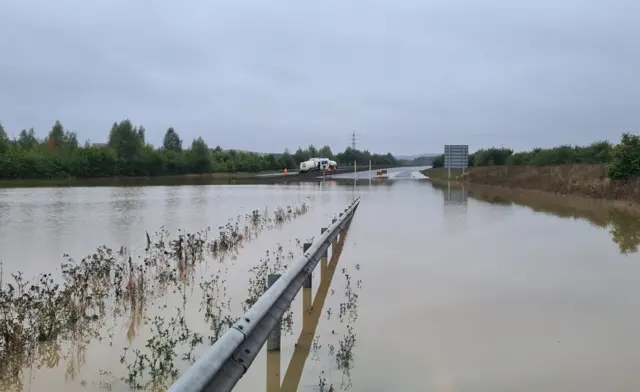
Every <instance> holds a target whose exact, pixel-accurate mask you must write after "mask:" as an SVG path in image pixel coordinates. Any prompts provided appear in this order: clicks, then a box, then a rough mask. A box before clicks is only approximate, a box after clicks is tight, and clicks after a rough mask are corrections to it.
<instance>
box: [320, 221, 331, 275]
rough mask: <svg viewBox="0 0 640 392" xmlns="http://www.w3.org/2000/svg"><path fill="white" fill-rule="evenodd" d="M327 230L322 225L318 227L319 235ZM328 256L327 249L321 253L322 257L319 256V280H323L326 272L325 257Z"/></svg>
mask: <svg viewBox="0 0 640 392" xmlns="http://www.w3.org/2000/svg"><path fill="white" fill-rule="evenodd" d="M325 231H327V228H326V227H323V228H321V229H320V235H322V234H324V232H325ZM328 258H329V250H328V249H325V251H324V253H323V254H322V257H321V258H320V281H321V282H322V281H323V280H324V277H325V275H326V273H327V259H328Z"/></svg>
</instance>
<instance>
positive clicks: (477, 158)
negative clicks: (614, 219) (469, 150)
mask: <svg viewBox="0 0 640 392" xmlns="http://www.w3.org/2000/svg"><path fill="white" fill-rule="evenodd" d="M568 164H606V165H607V167H608V176H609V178H611V179H614V180H620V179H627V178H631V177H640V136H638V135H632V134H630V133H625V134H623V135H622V140H621V142H620V144H617V145H615V146H614V145H612V144H611V143H609V142H607V141H599V142H595V143H592V144H591V145H589V146H583V147H581V146H567V145H564V146H559V147H554V148H534V149H533V150H531V151H523V152H514V151H513V150H512V149H508V148H495V147H492V148H488V149H481V150H478V151H476V152H475V153H473V154H469V167H473V166H476V167H481V166H501V165H531V166H547V165H568ZM433 167H434V168H438V167H444V155H439V156H437V157H434V158H433Z"/></svg>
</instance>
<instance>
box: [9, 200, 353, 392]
mask: <svg viewBox="0 0 640 392" xmlns="http://www.w3.org/2000/svg"><path fill="white" fill-rule="evenodd" d="M309 208H310V204H308V203H306V202H304V203H301V204H297V205H291V206H283V207H277V208H275V209H273V210H271V209H264V210H259V209H256V210H253V211H252V212H251V213H249V214H243V215H238V216H237V218H236V219H231V220H229V222H228V223H227V224H226V225H224V226H220V227H218V228H217V229H212V228H205V229H202V230H200V231H198V232H193V233H188V232H184V231H181V230H179V231H178V232H177V233H176V234H173V235H171V234H170V233H169V232H167V231H166V230H165V229H164V228H162V229H161V230H159V231H157V232H154V233H148V234H147V235H146V245H145V246H144V249H142V248H140V249H138V250H134V249H129V248H126V247H119V248H108V247H107V246H104V245H103V246H101V247H99V248H98V249H97V250H96V251H95V253H94V254H92V255H89V256H87V257H85V258H82V259H81V260H74V259H73V258H71V257H70V256H68V255H65V256H64V259H65V260H64V262H63V263H62V265H61V268H60V271H59V272H60V273H61V274H60V275H61V276H55V275H58V274H57V273H54V274H51V273H43V274H41V275H38V276H35V277H30V276H29V277H27V276H24V275H23V274H22V273H20V272H18V273H13V274H7V273H6V272H5V273H4V274H3V271H2V264H0V363H2V364H3V366H0V390H3V391H16V392H20V391H25V390H31V389H33V388H34V386H33V385H31V384H32V382H33V380H34V379H36V380H37V379H38V378H39V377H38V376H40V375H42V374H43V373H46V374H47V376H46V377H48V379H49V380H54V378H55V377H59V378H58V380H65V381H66V382H69V383H79V384H80V385H82V386H84V387H87V388H89V389H98V388H99V389H101V390H129V389H130V390H149V391H165V390H166V389H167V388H168V386H169V385H171V384H172V383H173V382H174V381H175V380H176V378H177V377H178V376H179V374H180V373H181V372H182V371H184V369H186V367H187V366H189V365H190V364H193V363H194V361H195V360H196V359H197V358H198V356H199V355H201V354H202V352H203V350H204V349H205V348H206V347H208V346H210V345H212V344H213V343H215V342H216V341H217V340H218V339H219V338H220V336H222V334H223V333H224V332H225V331H226V330H227V329H228V328H229V327H230V326H231V325H233V323H234V322H235V320H236V319H237V317H239V316H241V315H242V314H243V313H244V312H245V311H246V310H247V309H248V307H250V306H251V305H252V304H253V303H255V301H256V299H257V297H259V296H260V295H261V294H262V293H264V291H265V289H266V281H267V276H268V274H270V273H283V272H284V271H285V270H286V268H287V266H288V264H289V263H291V262H292V261H293V260H294V259H295V258H296V257H299V256H301V255H302V252H303V249H302V246H303V242H305V241H308V240H304V241H303V240H302V239H299V238H297V239H295V241H292V242H293V243H292V244H291V245H293V249H290V250H289V249H285V248H284V247H283V246H282V245H281V244H276V246H275V248H274V249H269V250H268V251H267V252H266V254H265V256H264V257H263V258H262V259H261V260H260V261H259V262H258V263H253V262H251V261H250V260H251V258H249V259H248V260H239V259H238V254H239V252H242V250H243V249H244V248H245V247H246V245H248V243H249V242H251V241H253V240H254V239H256V238H258V237H259V236H260V235H261V234H262V233H264V232H268V231H271V230H280V229H282V227H283V225H286V224H288V223H289V222H292V221H294V220H296V219H297V218H298V217H301V216H303V215H305V214H306V213H307V212H308V211H309ZM343 243H344V239H342V240H340V241H338V246H337V247H336V249H337V251H336V252H337V253H336V254H334V253H332V254H331V262H330V264H329V266H330V267H332V268H333V269H332V270H328V273H331V276H333V271H334V270H335V269H336V266H337V262H338V258H339V256H340V253H341V249H342V245H343ZM332 252H333V250H332ZM245 268H246V269H248V272H249V282H248V292H247V293H246V295H242V294H240V295H241V296H240V297H239V298H238V297H236V298H232V296H231V295H232V294H231V293H232V290H230V283H229V279H230V277H233V276H234V275H236V274H237V271H238V270H240V271H242V270H245ZM355 269H356V271H357V270H359V269H360V266H359V265H356V266H355ZM231 270H235V271H236V272H235V273H233V274H230V271H231ZM340 270H341V271H342V274H341V275H340V276H339V279H338V282H335V283H334V284H333V285H331V286H332V287H334V289H331V296H333V295H334V294H336V296H337V297H338V298H337V300H339V303H333V306H334V307H335V306H337V308H336V309H335V311H332V309H331V308H327V309H323V308H322V307H319V308H318V309H317V310H316V311H317V312H322V314H324V313H325V312H326V314H327V318H328V321H326V322H328V323H330V324H331V327H330V328H331V334H326V335H325V336H323V337H322V339H320V337H319V336H316V337H315V340H314V344H313V352H314V355H313V357H312V358H317V359H316V360H318V361H320V362H321V363H323V364H328V365H329V366H330V369H335V368H336V367H337V369H338V370H339V372H338V373H337V374H339V375H341V377H340V376H338V377H337V379H336V378H335V377H334V378H333V379H331V378H330V379H329V380H327V379H326V378H324V374H325V373H322V375H319V376H320V379H319V381H318V382H319V388H320V390H323V391H327V390H336V389H335V387H334V386H333V384H332V382H336V381H338V380H339V379H340V378H341V379H342V383H343V384H344V385H349V384H350V372H351V369H352V368H353V362H354V358H355V353H354V348H355V343H356V336H355V332H354V328H353V325H354V323H355V322H356V320H357V318H358V294H357V293H356V291H357V290H359V289H360V288H361V284H362V281H361V280H359V279H357V280H356V279H355V277H354V276H352V275H354V274H356V273H357V272H355V271H352V270H350V269H348V268H346V267H342V268H341V269H340ZM329 271H330V272H329ZM327 276H329V275H327ZM341 281H342V282H344V284H345V289H344V293H337V291H339V287H340V285H341V284H342V282H341ZM234 282H235V283H233V285H237V284H238V283H239V282H238V281H237V280H234ZM336 284H337V285H338V286H336ZM234 292H235V293H238V291H234ZM325 294H326V293H325ZM332 313H335V314H336V317H333V318H331V314H332ZM301 319H302V317H301V314H300V312H299V311H296V310H295V309H287V311H286V313H285V315H284V317H283V323H282V333H283V335H285V336H288V335H292V334H294V332H295V331H296V330H297V328H299V324H300V322H301ZM294 327H296V328H294ZM314 330H315V328H314ZM302 335H303V334H302V333H301V336H302ZM321 343H322V344H321ZM99 352H101V353H103V354H102V355H104V356H105V357H110V358H112V360H111V361H100V362H92V358H95V357H96V356H97V355H100V354H98V353H99ZM87 353H93V354H92V355H87ZM106 353H108V354H106ZM320 356H322V357H323V358H322V360H321V359H320ZM305 358H306V357H305ZM96 364H98V365H97V368H96ZM330 369H327V370H330ZM52 377H53V378H52ZM55 382H58V381H57V380H56V381H54V383H55ZM337 385H339V384H337ZM36 389H37V388H36Z"/></svg>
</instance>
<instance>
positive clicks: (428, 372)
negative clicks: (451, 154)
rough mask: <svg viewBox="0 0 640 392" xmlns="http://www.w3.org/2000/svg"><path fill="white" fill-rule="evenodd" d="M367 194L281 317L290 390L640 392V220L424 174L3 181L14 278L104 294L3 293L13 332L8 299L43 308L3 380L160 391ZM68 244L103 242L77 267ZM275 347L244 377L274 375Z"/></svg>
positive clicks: (2, 257) (6, 248)
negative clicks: (49, 296)
mask: <svg viewBox="0 0 640 392" xmlns="http://www.w3.org/2000/svg"><path fill="white" fill-rule="evenodd" d="M354 196H360V197H361V198H362V201H361V203H360V207H359V208H358V211H357V213H356V215H355V218H354V220H353V222H352V224H351V225H350V227H349V229H348V231H347V234H346V236H345V237H344V239H343V241H344V242H343V244H341V245H340V247H339V252H336V257H335V258H334V257H333V256H332V255H330V258H331V260H329V261H328V265H327V269H326V270H325V271H324V272H322V271H321V270H320V268H318V269H316V271H315V275H314V280H313V285H312V289H311V292H310V293H306V294H305V293H301V294H299V295H298V298H296V300H295V301H294V303H293V304H292V306H291V311H290V312H289V314H288V315H287V316H286V317H285V321H283V326H284V330H285V331H284V332H283V337H282V351H281V358H280V362H281V368H280V373H281V374H280V378H281V379H282V380H284V384H283V388H282V390H283V391H285V392H289V391H294V390H299V391H321V390H323V391H329V390H330V388H334V389H333V390H335V391H339V390H349V391H363V392H364V391H392V390H402V391H438V392H453V391H481V392H484V391H514V390H517V391H541V390H545V391H598V392H600V391H604V390H611V391H637V390H640V339H638V338H637V334H638V331H639V330H640V255H639V253H638V246H639V244H640V223H639V222H640V221H639V220H638V219H637V218H635V217H632V216H630V215H627V214H625V213H624V212H621V211H619V210H615V209H612V208H611V206H610V205H608V204H606V203H601V202H584V201H582V202H576V201H574V200H567V199H563V198H562V197H557V196H542V195H540V194H536V193H526V192H517V191H505V190H498V189H495V188H486V187H484V188H479V187H472V188H463V187H460V186H457V185H451V184H447V183H444V184H443V183H437V182H435V183H432V182H430V181H425V180H412V181H386V182H383V183H381V184H377V183H374V184H372V185H371V186H369V185H368V184H363V183H358V185H357V186H356V187H355V189H354V186H353V185H352V184H349V183H345V184H340V183H335V182H330V181H326V182H324V183H315V184H295V185H288V186H287V185H278V186H264V185H262V186H249V185H247V186H182V187H181V186H171V187H123V188H115V187H114V188H38V189H33V188H28V189H0V261H2V263H3V278H2V283H3V284H5V285H6V284H7V283H8V282H10V281H11V279H12V278H11V277H10V274H12V273H16V272H18V271H22V272H23V273H24V276H25V278H27V279H28V278H32V277H34V276H36V275H37V274H40V273H52V274H53V277H54V279H56V280H57V281H58V280H60V279H61V278H62V276H65V277H66V278H67V280H68V281H72V282H73V285H72V287H73V288H74V290H69V291H68V292H69V293H77V292H78V291H77V290H80V289H79V288H81V287H84V286H83V284H84V283H87V282H89V283H88V284H89V285H90V286H91V287H93V289H92V290H93V291H92V292H91V295H92V296H93V297H100V298H103V299H105V300H104V301H103V302H102V303H99V302H96V303H95V304H94V303H92V304H91V305H87V304H86V300H85V299H83V298H80V297H84V294H83V295H82V296H80V297H73V298H74V301H75V302H73V301H71V302H73V303H74V305H73V306H74V307H73V308H72V309H71V311H70V312H71V313H72V316H73V314H74V313H73V312H75V311H76V310H75V309H81V310H82V312H84V315H83V316H80V317H79V318H80V320H81V322H78V324H77V326H76V327H74V328H71V329H70V328H66V329H65V326H64V325H60V324H62V323H61V322H59V321H60V317H61V316H59V315H55V314H54V315H49V314H48V313H47V312H45V311H44V310H43V309H48V308H47V307H46V306H47V305H46V304H47V301H40V300H39V302H35V300H33V301H32V302H30V303H33V304H34V305H30V306H31V308H32V309H36V311H32V310H24V309H16V308H15V307H16V306H17V305H15V303H16V302H15V301H13V302H11V304H12V305H7V304H8V303H9V302H8V301H5V302H4V303H3V302H2V298H0V328H4V329H3V330H2V331H10V332H11V333H12V334H13V335H9V336H12V337H13V336H18V335H20V334H23V335H24V333H23V332H24V331H25V330H26V329H24V330H23V329H20V328H17V327H16V326H15V324H11V323H9V321H8V319H7V316H2V315H3V314H6V311H8V310H7V309H11V311H14V312H18V311H22V312H26V313H25V314H29V315H34V314H35V315H37V316H38V317H39V318H38V320H40V321H39V324H37V325H35V326H34V328H35V330H37V334H36V335H34V336H38V337H39V339H36V343H29V344H25V346H29V347H30V348H31V347H32V348H31V349H29V350H26V354H23V355H17V354H16V355H15V356H13V357H9V356H7V357H6V358H11V361H12V362H5V361H4V359H3V362H2V363H3V371H2V375H0V390H3V391H5V390H6V391H29V390H30V391H41V390H42V391H45V390H66V391H71V392H76V391H87V390H112V391H127V390H129V386H130V385H132V386H138V385H141V386H146V387H147V388H148V389H150V390H151V388H152V387H153V386H154V383H149V381H150V380H151V379H152V378H154V377H155V378H156V382H155V390H164V385H165V384H166V383H168V382H170V381H166V380H170V379H171V377H173V376H175V374H178V373H180V372H182V371H183V370H184V369H185V368H186V366H188V365H189V362H190V361H191V360H192V358H193V357H195V356H197V355H198V354H199V353H200V352H202V350H203V349H204V348H205V347H206V346H207V345H208V344H209V342H210V341H212V340H215V338H216V336H218V335H219V333H221V331H223V330H224V329H225V326H226V325H227V323H228V322H229V320H233V319H235V317H239V316H240V315H242V313H243V310H244V308H246V306H249V305H250V304H251V303H252V301H254V300H255V296H256V295H259V294H260V292H261V290H263V286H264V282H265V280H266V275H267V274H268V273H275V272H281V271H282V270H283V269H284V268H285V266H286V265H287V264H288V263H290V262H292V261H293V260H294V259H295V258H297V257H298V256H299V255H301V253H302V249H301V248H302V243H303V242H305V241H308V240H310V239H311V238H312V237H314V236H318V235H319V234H320V228H321V227H326V226H327V223H328V222H330V220H331V218H332V217H333V216H334V214H335V213H337V212H339V211H342V210H343V209H344V208H345V207H346V205H347V204H348V203H349V202H350V201H351V200H352V199H353V197H354ZM279 207H281V208H282V210H280V209H279ZM256 211H257V212H256ZM239 215H240V216H239ZM227 224H229V226H228V227H227V228H225V227H224V226H225V225H227ZM161 227H164V229H165V230H166V232H167V234H162V233H161V232H159V230H160V228H161ZM207 227H210V230H209V231H206V230H205V229H206V228H207ZM220 227H222V229H220ZM179 229H181V230H182V231H181V232H178V230H179ZM199 230H205V231H204V232H202V231H201V232H200V234H197V235H196V234H194V235H192V236H186V235H185V236H184V237H183V239H184V241H183V240H179V241H176V242H175V243H174V242H171V241H172V240H175V239H179V237H177V235H178V234H179V233H184V232H188V233H197V232H198V231H199ZM147 233H148V237H147ZM234 233H235V234H234ZM101 245H106V246H107V247H108V248H111V249H113V251H112V252H107V251H101V252H97V253H96V248H98V247H100V246H101ZM121 245H124V246H125V247H126V249H121V248H120V246H121ZM223 248H224V251H222V249H223ZM64 253H68V254H69V255H70V256H71V257H72V258H73V259H75V260H76V262H79V261H80V260H81V259H82V258H83V257H84V256H87V255H93V254H94V253H96V255H95V256H92V257H91V258H89V259H87V264H86V267H82V266H79V267H78V268H76V269H73V274H72V275H71V274H70V273H67V274H66V275H65V274H63V273H62V272H61V269H60V264H61V262H62V261H64V260H65V259H64V258H63V257H62V255H63V254H64ZM338 256H339V257H338ZM107 270H108V271H109V274H111V275H110V277H107V278H105V279H106V280H100V279H102V278H100V277H102V276H103V275H104V274H103V271H107ZM114 271H115V272H114ZM114 274H115V275H114ZM107 275H108V274H107ZM113 276H116V277H118V276H119V277H120V280H117V279H116V281H117V282H122V283H118V284H114V280H113V279H114V278H113ZM83 279H84V280H83ZM98 280H100V282H98V283H96V281H98ZM78 282H79V283H78ZM104 282H107V283H104ZM67 285H71V283H68V284H67ZM14 286H15V285H14ZM65 287H66V286H65ZM114 287H123V289H122V290H121V291H120V292H118V290H115V292H111V291H110V290H112V289H113V288H114ZM76 289H77V290H76ZM107 292H109V293H107ZM65 293H66V292H65ZM83 293H84V292H83ZM4 294H5V295H6V290H5V291H4ZM43 295H44V296H45V297H46V294H43ZM65 295H68V296H69V297H64V298H71V297H72V294H65ZM73 295H75V294H73ZM305 295H310V296H311V301H316V300H318V302H313V307H312V308H309V307H308V303H309V302H308V301H309V298H305ZM5 298H7V297H5ZM56 298H58V297H56ZM57 303H58V304H59V303H60V302H59V301H58V302H57ZM65 303H66V302H65ZM10 306H13V308H10ZM59 306H62V305H59ZM65 306H66V305H65ZM305 308H306V309H307V311H306V312H303V311H302V310H303V309H305ZM65 309H66V308H65ZM34 312H35V313H34ZM60 313H61V314H67V310H65V311H64V312H60ZM70 317H71V316H70ZM74 317H75V318H73V319H74V320H75V319H77V318H78V316H74ZM53 319H55V320H53ZM42 320H45V327H43V326H42ZM64 320H68V318H65V319H64ZM67 324H68V323H67ZM65 325H66V324H65ZM52 326H53V327H52ZM54 332H55V333H54ZM43 334H45V335H47V336H54V335H55V339H45V338H41V339H40V337H42V335H43ZM20 336H22V335H20ZM12 339H13V338H12ZM39 340H41V342H39V343H38V342H37V341H39ZM51 340H53V341H54V342H53V343H51V342H48V341H51ZM15 341H20V342H30V341H29V340H19V339H18V338H17V337H16V338H15V339H13V340H11V339H9V340H7V339H6V338H5V343H4V344H5V347H3V349H4V350H5V351H4V353H5V354H4V355H6V352H8V349H7V347H13V348H14V351H15V347H16V346H17V345H16V344H15ZM7 342H9V343H7ZM21 347H22V346H21ZM136 350H138V351H136ZM14 351H12V352H14ZM264 351H265V350H264V349H263V352H262V353H261V354H260V356H259V357H258V358H257V359H256V361H255V362H254V363H253V365H252V367H251V369H250V370H249V371H248V373H247V374H246V375H245V377H244V378H243V379H242V380H241V381H240V383H239V384H238V386H237V387H236V389H235V390H236V391H240V392H243V391H247V392H248V391H260V390H266V385H267V379H268V377H267V369H268V368H269V369H272V367H273V361H274V358H272V357H267V355H266V353H265V352H264ZM185 354H187V355H185ZM0 355H2V351H0ZM165 357H168V358H170V359H171V361H170V363H172V365H171V366H169V365H168V363H169V362H163V361H164V359H163V358H165ZM291 358H294V361H293V363H292V365H291V367H290V368H289V369H288V366H289V362H290V359H291ZM267 362H270V367H268V366H267ZM302 362H304V363H302ZM9 363H10V364H11V366H4V364H9ZM160 365H162V366H160ZM303 365H304V366H303ZM174 366H175V368H174ZM276 367H277V366H276ZM18 368H21V369H23V370H22V373H20V374H17V373H16V371H17V370H18ZM160 368H162V369H163V370H162V371H160V370H159V369H160ZM167 369H168V370H167ZM9 370H11V371H9ZM150 371H151V372H153V373H154V374H155V376H152V375H150V374H151V373H150ZM160 373H162V374H160ZM161 379H165V384H163V382H162V380H161Z"/></svg>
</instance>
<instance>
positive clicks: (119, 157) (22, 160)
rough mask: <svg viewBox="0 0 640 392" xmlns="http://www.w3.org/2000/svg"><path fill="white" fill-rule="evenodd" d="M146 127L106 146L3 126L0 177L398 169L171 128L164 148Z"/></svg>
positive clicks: (55, 130) (126, 128) (119, 129)
mask: <svg viewBox="0 0 640 392" xmlns="http://www.w3.org/2000/svg"><path fill="white" fill-rule="evenodd" d="M145 132H146V130H145V128H144V127H143V126H134V125H133V123H132V122H131V121H129V120H124V121H121V122H116V123H114V124H113V126H112V127H111V130H110V132H109V137H108V142H107V143H106V144H91V143H89V142H88V141H87V142H86V143H85V144H84V145H80V144H79V143H78V138H77V135H76V133H75V132H70V131H68V130H65V129H64V127H63V126H62V124H61V123H60V122H59V121H56V123H55V124H54V125H53V127H52V129H51V131H50V132H49V133H48V135H47V136H46V137H45V138H44V139H39V138H38V137H37V136H36V133H35V131H34V130H33V128H32V129H30V130H28V131H27V130H22V131H21V132H20V134H19V135H18V137H17V138H15V139H10V138H9V137H8V136H7V133H6V131H5V130H4V128H3V127H2V124H0V179H40V178H42V179H49V178H97V177H114V176H162V175H183V174H204V173H221V172H227V173H236V172H249V173H257V172H261V171H276V170H283V169H285V168H286V169H288V170H291V171H295V170H297V169H298V168H299V165H300V162H303V161H305V160H308V159H309V158H311V157H317V156H321V157H326V158H330V159H332V160H335V161H336V162H338V165H339V166H341V165H342V166H344V165H348V166H349V165H353V163H354V162H357V164H358V165H368V164H369V161H371V163H372V164H373V165H389V166H395V165H397V162H396V159H395V158H394V157H393V155H391V154H384V155H383V154H372V153H370V152H369V151H366V150H365V151H360V150H357V149H352V148H350V147H348V148H346V149H345V150H344V152H341V153H338V154H334V153H333V152H332V151H331V148H330V147H329V146H324V147H322V148H320V149H317V148H315V147H314V146H309V147H308V148H306V149H302V148H298V150H297V151H295V152H294V153H293V154H292V153H290V152H289V151H288V150H285V151H284V153H282V154H258V153H252V152H243V151H234V150H223V149H222V148H221V147H219V146H218V147H215V148H210V147H209V146H208V145H207V143H206V142H205V141H204V139H203V138H202V137H198V138H196V139H194V140H193V141H192V142H191V144H190V145H189V146H187V147H185V146H183V141H182V139H181V138H180V136H179V135H178V132H177V131H176V130H175V129H173V128H169V129H167V131H166V133H165V135H164V139H163V143H162V146H161V147H159V148H156V147H154V146H153V145H151V144H149V143H147V142H146V141H145Z"/></svg>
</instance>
